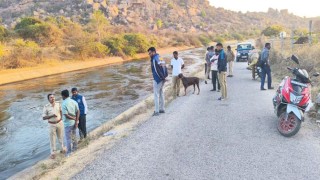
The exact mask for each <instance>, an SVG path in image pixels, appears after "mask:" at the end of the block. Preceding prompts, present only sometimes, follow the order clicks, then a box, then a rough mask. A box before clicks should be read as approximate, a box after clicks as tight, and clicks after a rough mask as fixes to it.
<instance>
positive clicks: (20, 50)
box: [3, 39, 42, 69]
mask: <svg viewBox="0 0 320 180" xmlns="http://www.w3.org/2000/svg"><path fill="white" fill-rule="evenodd" d="M41 62H42V51H41V49H40V47H39V45H38V44H37V43H36V42H34V41H25V40H23V39H17V40H15V41H14V43H13V45H12V50H11V52H10V54H9V55H8V56H5V57H4V60H3V63H4V64H3V67H4V68H10V69H12V68H19V67H24V66H31V65H34V64H39V63H41Z"/></svg>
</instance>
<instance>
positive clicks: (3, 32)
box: [0, 26, 9, 42]
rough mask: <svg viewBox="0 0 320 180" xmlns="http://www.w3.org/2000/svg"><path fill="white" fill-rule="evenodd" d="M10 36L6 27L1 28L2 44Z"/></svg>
mask: <svg viewBox="0 0 320 180" xmlns="http://www.w3.org/2000/svg"><path fill="white" fill-rule="evenodd" d="M8 35H9V32H8V30H7V29H6V28H5V27H3V26H0V41H1V42H3V41H5V40H6V38H7V37H8Z"/></svg>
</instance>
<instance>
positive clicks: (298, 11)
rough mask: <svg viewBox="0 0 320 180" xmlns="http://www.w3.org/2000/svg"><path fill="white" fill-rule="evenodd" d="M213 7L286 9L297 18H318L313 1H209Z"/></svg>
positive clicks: (247, 9)
mask: <svg viewBox="0 0 320 180" xmlns="http://www.w3.org/2000/svg"><path fill="white" fill-rule="evenodd" d="M209 1H210V4H211V5H213V6H215V7H223V8H225V9H229V10H233V11H242V12H247V11H263V12H266V11H267V10H268V8H269V7H271V8H273V9H279V10H280V9H288V10H289V12H290V13H293V14H295V15H298V16H302V17H303V16H306V17H316V16H320V11H319V6H317V5H316V1H315V0H300V1H297V0H263V1H262V0H209ZM317 3H318V2H317ZM308 6H309V7H308Z"/></svg>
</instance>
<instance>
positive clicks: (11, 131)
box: [0, 49, 204, 179]
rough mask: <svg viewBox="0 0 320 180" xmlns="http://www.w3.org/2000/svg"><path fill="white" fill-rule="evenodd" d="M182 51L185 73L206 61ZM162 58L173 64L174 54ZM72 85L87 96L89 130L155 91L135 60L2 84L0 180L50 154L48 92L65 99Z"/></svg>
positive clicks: (145, 64)
mask: <svg viewBox="0 0 320 180" xmlns="http://www.w3.org/2000/svg"><path fill="white" fill-rule="evenodd" d="M179 55H180V57H182V58H183V59H184V61H185V67H186V68H185V69H184V70H183V73H184V74H186V75H188V74H189V73H190V72H192V71H194V70H195V69H197V68H198V67H199V66H201V65H202V64H204V60H203V56H204V50H203V49H193V50H187V51H183V52H180V54H179ZM163 57H164V58H165V60H166V63H167V66H169V65H170V59H171V55H164V56H163ZM48 68H50V67H48ZM169 77H170V76H169ZM168 84H169V83H168ZM72 87H77V88H78V89H79V93H80V94H82V95H84V96H85V97H86V100H87V103H88V106H89V111H88V114H87V128H88V131H89V132H90V131H91V130H93V129H94V128H96V127H98V126H100V125H101V124H103V123H105V122H106V121H108V120H111V119H112V118H114V117H116V116H117V115H119V114H121V113H122V112H123V111H125V110H127V109H128V108H130V107H131V106H133V105H135V104H137V103H138V102H140V101H142V100H144V99H145V98H146V97H147V96H149V95H150V94H152V74H151V70H150V62H149V60H148V59H142V60H135V61H131V62H127V63H124V64H117V65H110V66H103V67H96V68H91V69H86V70H82V71H76V72H69V73H64V74H59V75H53V76H48V77H43V78H37V79H33V80H27V81H23V82H18V83H12V84H8V85H3V86H0V157H1V159H0V179H6V178H8V177H10V176H12V175H13V174H15V173H17V172H19V171H21V170H23V169H25V168H27V167H29V166H32V165H34V164H35V163H36V162H37V161H39V160H42V159H45V158H48V156H49V155H50V149H49V133H48V123H46V122H45V121H43V120H42V117H41V116H42V109H43V106H44V105H45V104H47V103H48V101H47V99H46V96H47V94H48V93H54V94H55V96H56V100H57V101H62V99H61V96H60V92H61V90H63V89H68V90H70V89H71V88H72Z"/></svg>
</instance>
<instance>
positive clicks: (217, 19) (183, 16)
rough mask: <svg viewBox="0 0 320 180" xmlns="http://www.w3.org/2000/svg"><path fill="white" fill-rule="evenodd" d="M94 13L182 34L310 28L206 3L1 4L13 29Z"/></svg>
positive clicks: (280, 14) (15, 0) (285, 16)
mask: <svg viewBox="0 0 320 180" xmlns="http://www.w3.org/2000/svg"><path fill="white" fill-rule="evenodd" d="M94 10H101V11H102V12H104V14H105V15H106V17H107V18H108V19H109V21H110V22H111V24H112V25H115V26H116V25H125V26H130V27H132V28H144V29H145V28H147V29H157V28H158V27H159V24H158V26H156V24H157V21H158V23H159V21H160V22H162V23H161V24H162V27H161V28H162V29H168V30H172V31H180V32H194V31H205V32H213V33H226V32H235V31H237V32H245V31H248V30H256V29H263V28H265V27H266V26H268V25H271V24H282V25H284V26H286V27H291V26H292V25H293V24H295V26H303V27H307V20H305V19H304V18H301V17H297V16H294V15H292V14H289V13H288V11H286V10H281V11H278V10H274V9H269V11H268V12H267V13H249V12H248V13H241V12H233V11H228V10H225V9H222V8H215V7H212V6H210V5H209V2H208V1H207V0H0V17H1V18H2V22H3V23H4V24H6V25H7V26H9V27H10V26H14V24H15V22H16V21H18V20H19V18H21V17H25V16H36V17H39V18H46V17H48V16H60V15H61V16H65V17H68V18H70V19H73V20H75V21H79V22H81V23H86V22H87V21H88V19H89V17H90V14H91V13H92V12H93V11H94Z"/></svg>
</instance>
